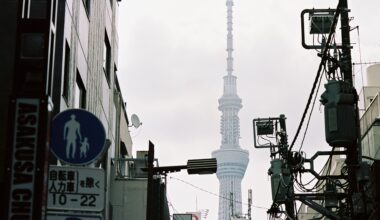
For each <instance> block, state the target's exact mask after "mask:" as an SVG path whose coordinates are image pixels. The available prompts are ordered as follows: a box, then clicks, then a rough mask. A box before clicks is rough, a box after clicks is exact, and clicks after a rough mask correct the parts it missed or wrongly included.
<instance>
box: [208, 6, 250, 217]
mask: <svg viewBox="0 0 380 220" xmlns="http://www.w3.org/2000/svg"><path fill="white" fill-rule="evenodd" d="M233 5H234V3H233V0H226V6H227V49H226V50H227V75H225V76H224V77H223V80H224V85H223V86H224V87H223V88H224V90H223V95H222V97H221V98H220V99H219V107H218V109H219V110H220V111H221V112H222V116H221V120H220V134H221V136H222V138H221V139H222V140H221V146H220V149H218V150H215V151H213V152H212V156H213V157H215V158H216V159H217V161H218V171H217V173H216V175H217V177H218V179H219V195H220V196H221V198H220V199H219V213H218V220H230V217H231V215H241V214H242V205H241V181H242V179H243V177H244V174H245V170H246V169H247V165H248V161H249V159H248V151H247V150H244V149H241V148H240V145H239V138H240V121H239V116H238V113H239V110H240V109H241V108H242V107H243V106H242V104H241V99H240V98H239V96H238V95H237V89H236V79H237V77H236V76H234V75H233V74H232V72H233V56H232V52H233V35H232V30H233V29H232V25H233V23H232V6H233ZM231 196H232V197H231ZM224 198H230V200H228V199H224Z"/></svg>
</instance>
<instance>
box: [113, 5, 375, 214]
mask: <svg viewBox="0 0 380 220" xmlns="http://www.w3.org/2000/svg"><path fill="white" fill-rule="evenodd" d="M119 4H120V10H119V49H120V51H119V80H120V84H121V85H120V86H121V89H122V92H123V96H124V98H125V100H126V102H127V111H128V114H129V115H131V114H132V113H136V114H138V115H139V117H140V119H141V121H142V122H143V125H142V126H141V127H140V128H138V129H134V128H131V135H132V138H133V142H134V146H133V150H134V151H136V150H147V149H148V140H151V141H152V142H153V143H154V144H155V146H156V157H157V158H158V159H159V162H160V165H185V164H186V162H187V160H188V159H195V158H208V157H211V152H212V151H213V150H216V149H218V148H219V146H220V139H221V136H220V133H219V124H220V115H221V112H219V111H218V109H217V107H218V98H220V97H221V95H222V91H223V81H222V77H223V76H224V75H225V74H226V57H227V53H226V51H225V49H226V34H227V31H226V6H225V1H224V0H192V1H189V0H188V1H184V0H125V1H122V2H120V3H119ZM348 4H349V7H350V8H351V13H350V16H352V17H354V19H353V20H352V21H351V26H353V27H354V26H357V25H359V26H360V42H361V53H362V61H363V62H368V61H380V52H379V50H380V27H379V25H378V24H379V22H380V1H379V0H365V1H349V2H348ZM336 5H337V1H331V0H330V1H327V0H282V1H278V0H265V1H250V0H235V6H234V18H233V19H234V31H233V33H234V48H235V51H234V58H235V61H234V67H235V68H234V69H235V70H234V75H236V76H237V77H238V81H237V85H238V94H239V96H240V97H241V98H242V100H243V108H242V110H241V111H240V113H239V116H240V127H241V139H240V145H241V147H242V148H244V149H247V150H249V152H250V163H249V165H248V169H247V171H246V175H245V177H244V179H243V183H242V193H243V202H245V203H246V201H247V191H248V189H249V188H251V189H252V190H253V205H254V206H260V207H265V209H262V208H256V207H253V208H252V214H253V219H266V216H267V215H266V211H267V210H266V208H269V206H270V205H271V202H272V201H271V194H270V193H271V192H270V181H269V178H268V176H267V170H268V168H269V166H270V158H269V152H268V151H267V150H257V149H254V147H253V135H252V133H253V130H252V119H253V118H257V117H277V116H279V115H280V114H285V115H286V117H287V118H288V119H287V127H288V134H289V140H290V141H291V140H292V139H293V137H294V134H295V131H296V129H297V126H298V123H299V121H300V118H301V116H302V113H303V110H304V108H305V104H306V101H307V98H308V95H309V93H310V90H311V87H312V83H313V81H314V78H315V75H316V72H317V68H318V64H319V58H318V57H317V52H316V51H313V50H305V49H303V48H302V46H301V27H300V26H301V25H300V13H301V11H302V10H303V9H305V8H328V7H330V8H335V7H336ZM351 40H352V42H353V43H355V44H354V45H353V46H354V50H353V51H352V54H353V61H354V62H359V58H358V57H359V50H358V48H359V44H358V33H357V31H356V30H354V31H352V33H351ZM363 68H366V66H363ZM359 70H360V68H359V67H358V66H356V67H355V72H356V78H358V79H361V75H360V71H359ZM359 84H360V85H361V82H360V81H359V82H358V83H357V85H359ZM320 92H323V87H322V88H321V89H320ZM326 146H327V144H325V141H324V124H323V108H322V107H321V106H320V104H319V103H317V104H316V107H315V111H314V114H313V118H312V120H311V123H310V128H309V132H308V135H307V137H306V141H305V144H304V147H303V149H304V150H305V151H306V153H307V155H308V156H310V155H312V154H313V153H314V152H315V151H316V150H321V149H329V148H328V147H326ZM298 147H299V142H298V144H296V146H295V149H298ZM170 177H173V178H170ZM170 177H169V178H168V199H169V201H170V202H171V203H172V204H173V206H174V208H175V209H176V211H177V212H186V211H195V210H196V209H198V210H201V209H209V210H210V211H209V213H208V217H207V219H211V220H215V219H217V213H218V197H216V196H215V195H213V194H210V193H207V192H205V191H202V190H200V189H197V188H195V187H194V186H197V187H200V188H202V189H204V190H206V191H209V192H211V193H214V194H217V193H218V188H219V185H218V181H217V178H216V175H208V176H198V175H192V176H189V175H187V173H186V172H185V171H183V172H181V173H174V174H171V175H170ZM178 179H180V180H183V181H186V182H188V183H190V184H193V185H194V186H191V185H189V184H186V183H184V182H182V181H180V180H178ZM170 209H171V210H173V207H170ZM246 210H247V206H246V205H243V211H244V212H246Z"/></svg>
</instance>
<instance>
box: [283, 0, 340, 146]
mask: <svg viewBox="0 0 380 220" xmlns="http://www.w3.org/2000/svg"><path fill="white" fill-rule="evenodd" d="M340 10H341V9H340V2H339V3H338V6H337V9H336V13H335V15H334V19H333V23H332V25H331V28H330V33H329V36H328V38H327V41H326V46H325V47H324V49H323V54H322V59H321V62H320V63H319V67H318V71H317V75H316V76H315V80H314V83H313V87H312V89H311V92H310V94H309V98H308V100H307V104H306V107H305V110H304V112H303V115H302V118H301V121H300V124H299V125H298V128H297V132H296V134H295V136H294V139H293V141H292V143H291V145H290V147H289V151H291V150H292V148H293V146H294V143H295V142H296V140H297V138H298V135H299V133H300V131H301V128H302V125H303V122H304V120H305V117H306V114H307V112H308V110H309V107H310V103H311V100H312V99H313V96H314V91H315V88H316V87H317V84H318V81H319V77H320V75H321V71H322V67H323V66H324V63H325V61H326V59H327V52H328V50H329V46H330V43H331V39H332V36H333V33H334V32H335V28H336V25H337V23H338V16H339V13H338V12H339V11H340Z"/></svg>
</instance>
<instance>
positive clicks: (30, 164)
mask: <svg viewBox="0 0 380 220" xmlns="http://www.w3.org/2000/svg"><path fill="white" fill-rule="evenodd" d="M47 100H48V99H47V98H33V97H30V98H22V97H18V98H12V107H11V112H12V114H13V116H12V117H11V119H10V128H9V139H10V140H9V146H7V148H9V154H8V157H7V159H8V162H7V163H6V166H7V168H6V169H5V170H7V172H6V175H7V178H6V180H7V181H8V182H7V186H8V187H9V188H7V190H5V191H4V192H6V195H5V198H3V199H2V200H3V201H6V202H5V203H4V205H5V207H4V210H6V211H5V213H6V215H7V216H6V217H3V216H2V217H1V219H9V220H10V219H41V218H42V217H41V216H42V215H45V213H43V211H41V210H45V209H46V204H45V202H43V199H42V198H44V197H46V191H45V189H46V179H45V176H46V175H47V160H46V155H47V154H48V148H47V147H48V145H47V143H49V142H48V135H47V134H48V133H47V130H48V115H49V110H48V109H49V107H48V102H47ZM4 159H5V158H4Z"/></svg>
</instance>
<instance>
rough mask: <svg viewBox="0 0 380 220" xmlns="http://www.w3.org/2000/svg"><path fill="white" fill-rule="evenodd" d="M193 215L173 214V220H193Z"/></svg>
mask: <svg viewBox="0 0 380 220" xmlns="http://www.w3.org/2000/svg"><path fill="white" fill-rule="evenodd" d="M192 219H193V215H192V214H173V220H192Z"/></svg>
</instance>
